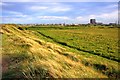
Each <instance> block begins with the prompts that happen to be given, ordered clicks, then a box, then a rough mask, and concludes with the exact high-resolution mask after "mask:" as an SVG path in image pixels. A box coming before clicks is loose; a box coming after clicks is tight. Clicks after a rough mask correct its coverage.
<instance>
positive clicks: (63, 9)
mask: <svg viewBox="0 0 120 80" xmlns="http://www.w3.org/2000/svg"><path fill="white" fill-rule="evenodd" d="M69 10H71V8H68V7H54V8H52V9H50V11H54V12H65V11H69Z"/></svg>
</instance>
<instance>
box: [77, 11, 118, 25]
mask: <svg viewBox="0 0 120 80" xmlns="http://www.w3.org/2000/svg"><path fill="white" fill-rule="evenodd" d="M92 18H95V19H96V20H97V21H98V22H99V21H100V22H103V23H109V22H116V21H117V19H118V11H113V12H111V13H103V14H100V15H97V14H96V15H88V16H78V17H76V20H77V21H79V22H88V21H89V19H92Z"/></svg>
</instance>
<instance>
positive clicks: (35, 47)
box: [1, 25, 120, 78]
mask: <svg viewBox="0 0 120 80" xmlns="http://www.w3.org/2000/svg"><path fill="white" fill-rule="evenodd" d="M118 31H119V28H112V27H108V26H107V27H105V26H92V27H84V26H32V27H23V26H18V25H4V26H3V27H2V32H1V33H2V36H3V38H2V39H3V40H2V43H3V45H2V47H3V51H2V54H3V66H5V67H7V68H4V70H3V78H9V77H17V78H19V77H23V78H119V73H120V70H119V68H118V62H120V57H119V56H118V53H119V46H118V44H119V38H118ZM4 63H8V65H7V66H6V65H4ZM16 71H17V72H16Z"/></svg>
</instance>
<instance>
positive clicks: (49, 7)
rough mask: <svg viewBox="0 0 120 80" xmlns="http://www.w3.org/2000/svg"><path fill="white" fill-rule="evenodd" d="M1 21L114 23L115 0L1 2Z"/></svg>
mask: <svg viewBox="0 0 120 80" xmlns="http://www.w3.org/2000/svg"><path fill="white" fill-rule="evenodd" d="M0 6H2V15H0V17H1V18H2V23H89V19H91V18H95V19H96V20H97V22H103V23H115V22H117V18H118V3H117V2H54V3H53V2H3V3H0Z"/></svg>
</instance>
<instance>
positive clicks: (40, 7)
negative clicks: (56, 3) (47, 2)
mask: <svg viewBox="0 0 120 80" xmlns="http://www.w3.org/2000/svg"><path fill="white" fill-rule="evenodd" d="M30 9H32V10H46V9H48V7H46V6H32V7H30Z"/></svg>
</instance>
